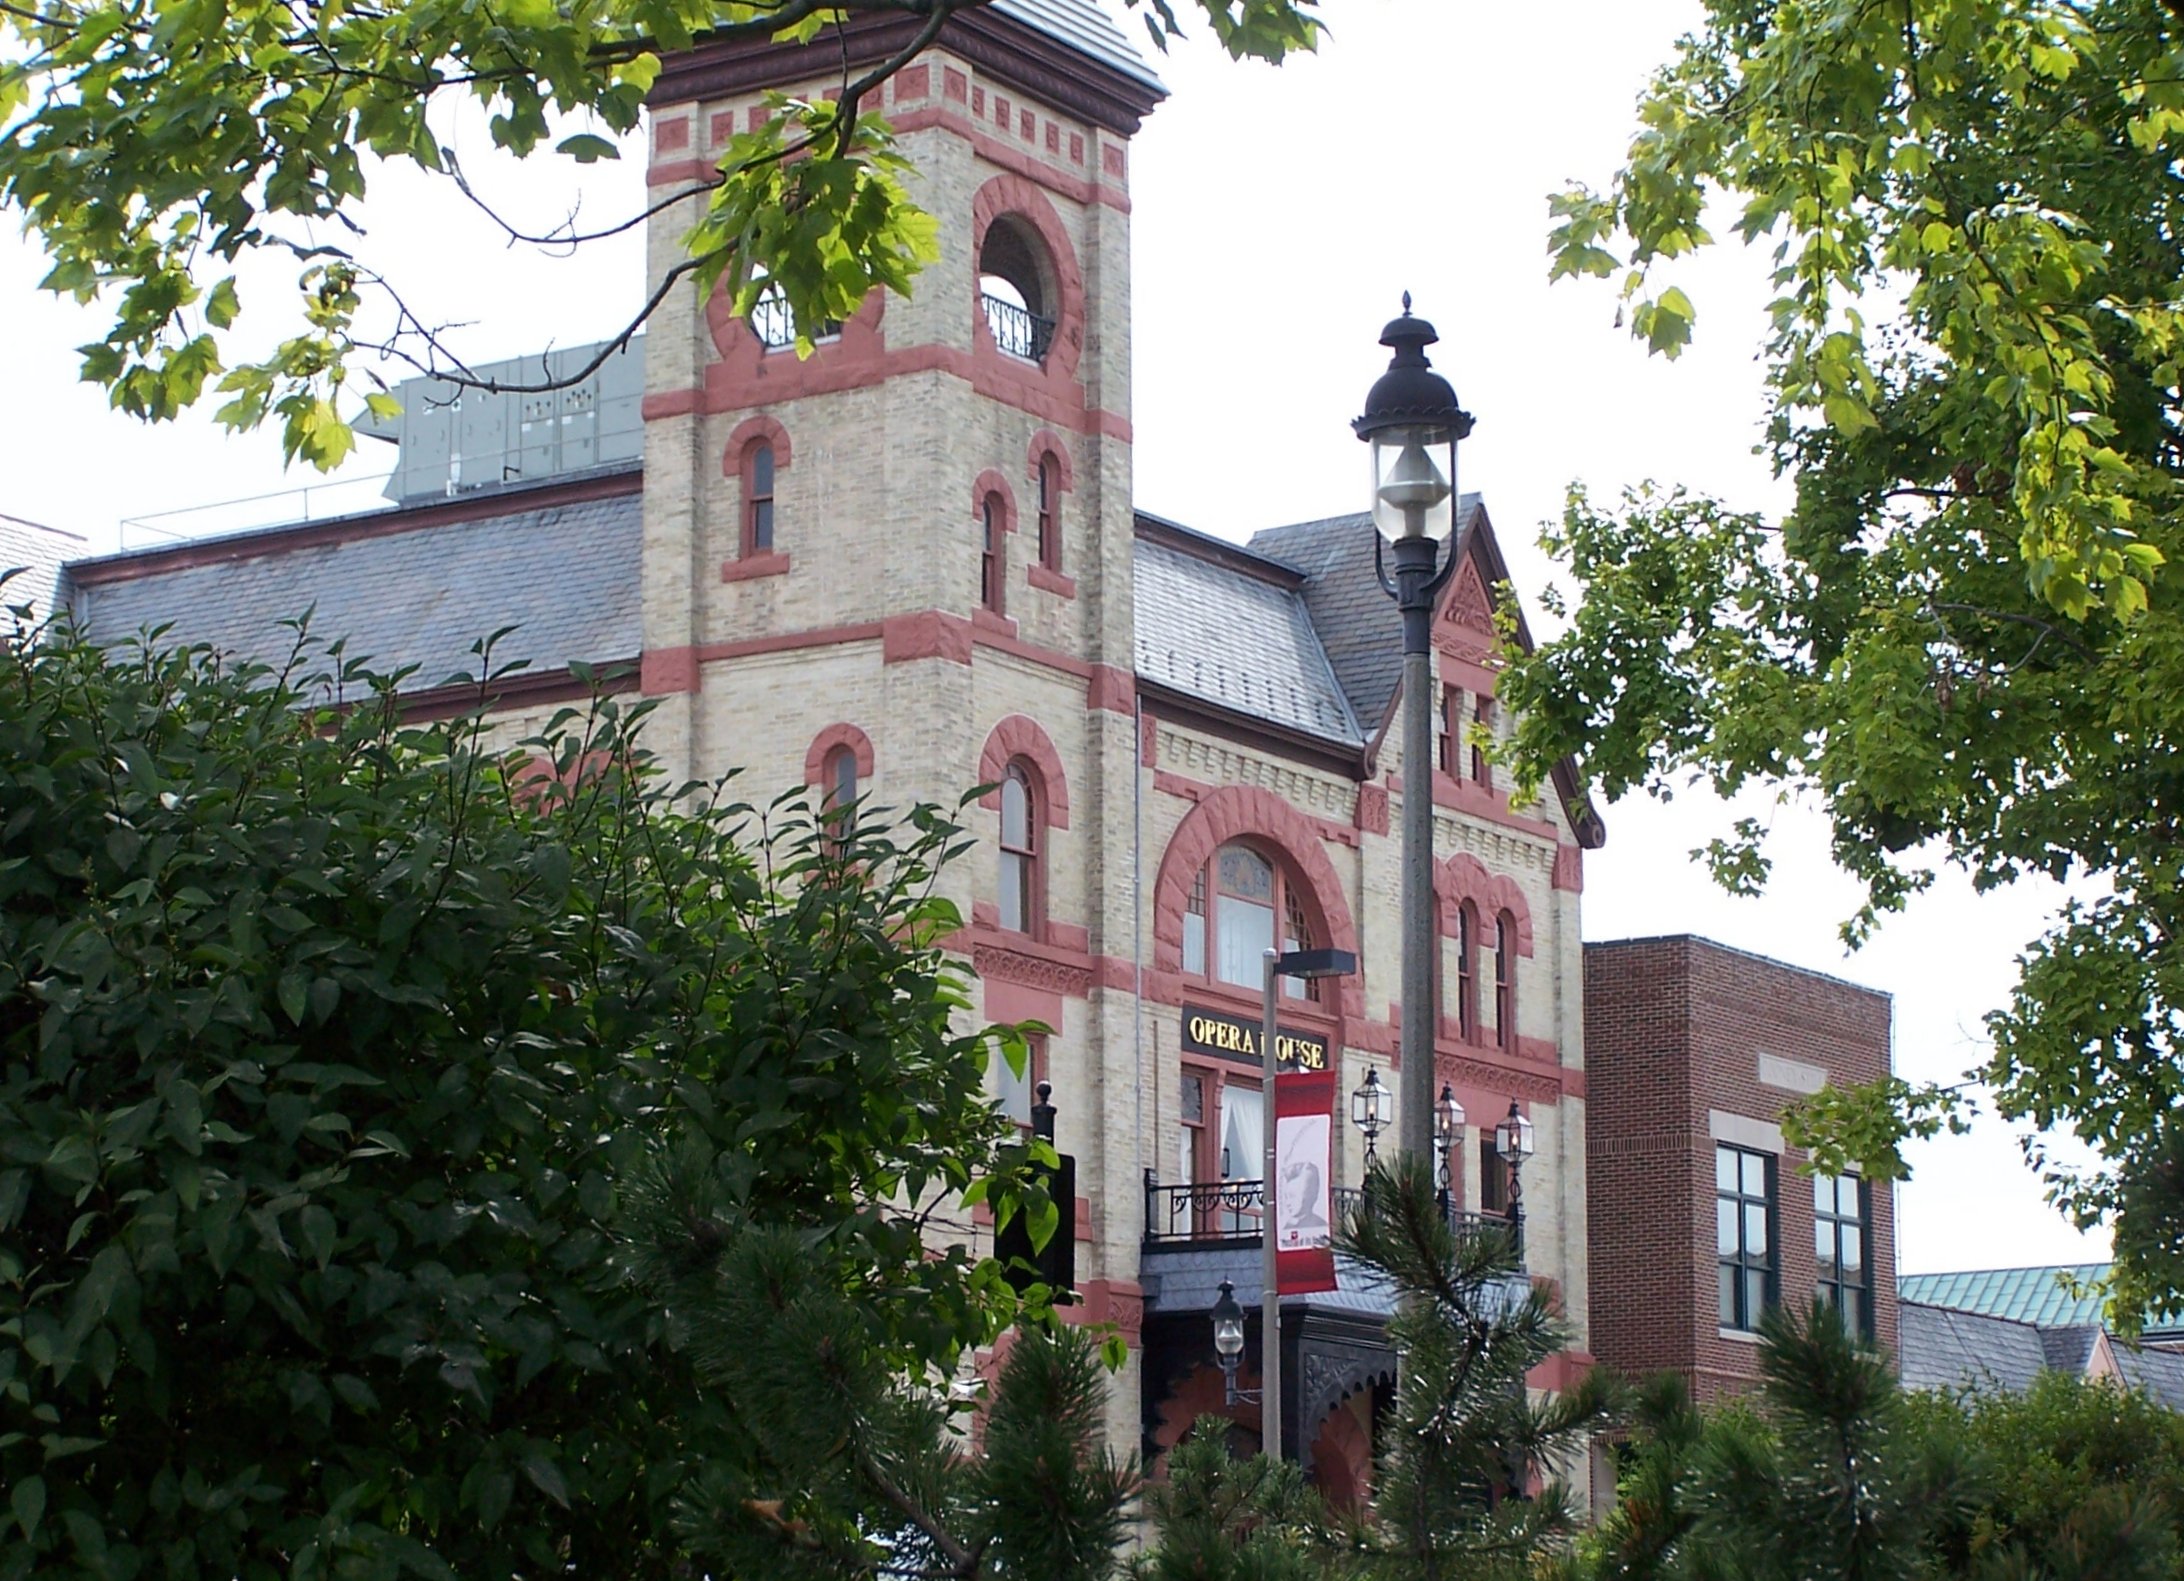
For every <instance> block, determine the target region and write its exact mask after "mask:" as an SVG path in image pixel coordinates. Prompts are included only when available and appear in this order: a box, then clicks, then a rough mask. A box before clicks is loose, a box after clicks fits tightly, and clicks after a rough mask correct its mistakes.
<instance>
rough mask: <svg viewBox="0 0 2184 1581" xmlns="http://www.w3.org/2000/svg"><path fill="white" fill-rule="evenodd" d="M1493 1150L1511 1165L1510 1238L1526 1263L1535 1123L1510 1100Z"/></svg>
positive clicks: (1518, 1257) (1514, 1101) (1495, 1130)
mask: <svg viewBox="0 0 2184 1581" xmlns="http://www.w3.org/2000/svg"><path fill="white" fill-rule="evenodd" d="M1494 1148H1495V1151H1497V1152H1499V1153H1500V1154H1501V1156H1502V1161H1503V1162H1504V1163H1506V1164H1507V1165H1508V1166H1509V1239H1510V1241H1511V1243H1512V1244H1513V1245H1514V1246H1515V1248H1516V1252H1517V1262H1518V1265H1519V1266H1520V1267H1521V1266H1522V1265H1523V1262H1524V1161H1525V1160H1526V1159H1528V1158H1530V1157H1531V1156H1532V1153H1533V1147H1532V1122H1531V1119H1530V1118H1529V1117H1528V1116H1526V1115H1524V1114H1522V1113H1520V1112H1519V1111H1518V1109H1517V1100H1516V1099H1514V1098H1512V1099H1510V1100H1509V1114H1508V1116H1507V1117H1506V1118H1505V1119H1504V1120H1503V1121H1502V1123H1501V1124H1499V1125H1497V1126H1496V1127H1494Z"/></svg>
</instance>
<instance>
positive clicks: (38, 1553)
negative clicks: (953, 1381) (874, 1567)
mask: <svg viewBox="0 0 2184 1581" xmlns="http://www.w3.org/2000/svg"><path fill="white" fill-rule="evenodd" d="M321 663H323V665H324V669H323V670H319V671H318V673H319V674H321V675H322V676H324V677H326V679H327V681H328V684H330V685H331V687H332V688H333V690H334V692H335V693H337V694H343V693H345V694H346V697H347V703H348V706H345V707H342V708H339V709H334V708H329V707H327V706H325V704H324V701H323V699H325V698H326V696H327V695H328V693H327V690H326V688H325V687H324V686H322V685H321V684H320V683H319V682H317V681H313V680H310V679H308V678H307V671H308V670H314V669H317V667H318V665H319V664H321ZM383 685H384V683H382V686H381V687H374V686H373V685H372V684H370V683H369V682H367V681H366V680H365V679H364V678H363V677H362V676H361V675H360V674H359V673H358V672H357V670H356V669H355V667H354V666H344V665H343V664H342V663H341V662H340V656H339V655H338V653H337V654H333V655H322V656H321V657H320V659H319V660H316V661H303V662H299V665H298V667H296V668H294V669H292V670H291V671H290V672H289V673H288V674H285V675H273V674H269V673H266V672H264V671H262V670H254V669H249V668H244V669H224V668H222V667H221V666H220V665H219V664H217V663H216V662H215V661H214V660H213V659H211V658H210V657H209V656H208V655H207V654H205V653H203V652H165V651H160V650H158V649H157V648H155V647H145V648H143V649H141V650H138V651H135V652H132V653H125V654H123V655H119V656H109V655H107V654H104V653H102V652H100V651H98V650H95V649H92V648H90V647H88V646H86V645H82V644H79V643H76V642H74V641H72V640H69V639H66V638H65V637H64V636H62V635H61V634H59V633H54V634H51V635H49V637H48V638H47V639H46V640H44V641H40V642H28V641H21V640H18V641H16V642H15V643H13V644H11V645H0V1487H4V1488H5V1489H6V1490H7V1494H6V1498H7V1503H6V1508H5V1510H4V1511H0V1576H6V1577H11V1578H12V1577H22V1576H29V1575H33V1574H35V1575H40V1576H46V1575H52V1576H62V1575H67V1576H83V1577H100V1578H108V1581H132V1578H134V1577H137V1576H154V1575H163V1576H174V1577H183V1576H190V1577H195V1576H206V1575H219V1576H224V1577H236V1578H238V1581H267V1578H272V1577H276V1576H281V1577H293V1578H299V1581H300V1578H309V1577H315V1576H336V1577H343V1578H351V1577H353V1578H358V1581H366V1578H375V1577H392V1576H399V1575H416V1576H427V1577H438V1578H443V1581H444V1578H451V1577H453V1576H456V1575H462V1576H484V1575H493V1576H544V1575H561V1574H568V1573H572V1572H573V1573H584V1574H597V1575H616V1576H627V1577H637V1576H668V1575H678V1574H682V1573H684V1572H683V1571H682V1570H680V1569H679V1568H678V1567H677V1566H678V1563H679V1561H678V1558H677V1556H678V1553H679V1552H680V1551H681V1549H682V1541H681V1539H679V1538H678V1537H677V1535H676V1533H675V1531H674V1528H673V1524H672V1520H671V1516H672V1511H673V1508H674V1506H675V1502H676V1500H677V1499H678V1497H679V1496H680V1495H681V1493H682V1490H683V1489H684V1488H685V1486H686V1485H687V1484H689V1483H690V1482H691V1480H692V1478H693V1477H694V1475H695V1474H696V1473H697V1472H698V1471H699V1470H700V1468H710V1469H711V1471H712V1472H713V1473H715V1474H740V1472H741V1471H743V1470H747V1468H748V1466H749V1463H750V1459H751V1457H752V1456H753V1455H755V1454H756V1453H757V1449H756V1448H755V1447H754V1446H753V1444H752V1443H751V1441H750V1440H749V1439H748V1437H747V1435H745V1434H743V1433H741V1432H739V1431H738V1427H737V1424H738V1421H739V1418H740V1416H742V1415H743V1414H745V1413H747V1412H748V1411H749V1410H750V1408H751V1405H750V1402H749V1400H747V1399H746V1398H744V1397H742V1396H739V1395H738V1394H737V1393H736V1391H735V1390H734V1389H731V1388H724V1387H721V1386H720V1385H719V1384H718V1382H717V1380H708V1378H707V1375H706V1374H705V1372H704V1370H703V1367H702V1362H703V1352H702V1351H701V1350H699V1349H697V1348H695V1347H693V1346H692V1345H691V1343H690V1342H689V1340H688V1338H687V1335H686V1334H685V1333H684V1332H683V1331H682V1330H681V1329H679V1328H678V1327H677V1324H676V1322H675V1320H674V1318H673V1315H672V1313H671V1310H670V1309H669V1307H668V1306H667V1305H666V1304H665V1303H663V1302H662V1301H660V1300H659V1299H658V1297H657V1292H656V1291H654V1290H653V1289H652V1288H651V1287H650V1286H648V1285H646V1284H644V1283H642V1282H639V1281H638V1280H637V1279H636V1277H635V1276H636V1275H637V1274H638V1273H639V1272H640V1270H639V1269H638V1267H637V1265H636V1260H635V1258H634V1256H633V1254H632V1253H631V1252H630V1250H629V1248H630V1247H632V1246H633V1245H634V1244H635V1243H634V1242H633V1241H632V1240H631V1239H630V1237H631V1236H632V1234H633V1233H634V1232H633V1229H632V1222H631V1212H632V1201H633V1198H641V1197H642V1196H643V1194H644V1191H645V1190H646V1188H647V1186H648V1183H649V1182H652V1181H654V1180H655V1179H657V1177H658V1175H659V1173H660V1171H661V1170H662V1168H664V1167H666V1166H665V1164H664V1163H663V1161H664V1160H669V1159H672V1158H677V1157H687V1156H692V1155H693V1154H694V1155H696V1156H702V1157H703V1158H704V1159H705V1161H706V1187H707V1190H708V1191H709V1192H710V1193H711V1195H712V1197H713V1199H714V1200H717V1201H719V1202H721V1203H723V1204H728V1205H730V1206H732V1209H733V1212H734V1213H735V1214H736V1215H737V1216H738V1218H739V1220H740V1222H743V1223H745V1224H748V1225H751V1226H754V1227H759V1228H762V1229H763V1230H764V1231H765V1232H766V1233H767V1234H769V1235H772V1236H775V1237H787V1238H789V1239H791V1240H793V1242H794V1245H795V1247H796V1250H797V1255H798V1257H799V1258H800V1259H801V1262H802V1264H803V1267H804V1277H805V1278H806V1279H807V1280H809V1281H811V1282H813V1283H815V1284H817V1285H821V1286H823V1287H824V1288H825V1289H826V1291H827V1293H828V1295H829V1297H830V1298H831V1299H833V1300H836V1301H840V1302H852V1303H855V1304H856V1305H857V1306H858V1307H859V1309H860V1310H861V1311H862V1312H863V1313H864V1314H865V1317H864V1322H865V1327H864V1330H863V1332H864V1335H865V1343H866V1346H867V1350H868V1353H869V1355H870V1357H871V1358H872V1361H871V1364H872V1365H875V1366H882V1367H886V1368H890V1369H893V1370H894V1371H896V1372H899V1373H902V1374H905V1375H908V1376H913V1377H922V1376H924V1375H926V1374H927V1373H929V1372H935V1371H937V1372H941V1373H950V1372H952V1371H953V1370H954V1369H955V1368H956V1367H957V1366H958V1364H959V1363H960V1361H961V1360H962V1358H963V1357H964V1354H965V1352H966V1351H967V1350H968V1349H969V1348H970V1347H974V1346H983V1345H988V1344H990V1343H991V1342H992V1341H993V1339H994V1338H995V1336H996V1335H997V1334H998V1333H1000V1332H1001V1330H1002V1329H1003V1328H1005V1327H1006V1326H1007V1325H1008V1324H1009V1323H1011V1322H1012V1321H1014V1320H1015V1319H1016V1318H1017V1317H1018V1316H1019V1315H1020V1312H1019V1305H1018V1302H1017V1299H1016V1296H1015V1294H1014V1292H1013V1291H1012V1290H1011V1289H1010V1287H1009V1286H1008V1284H1007V1282H1006V1281H1005V1279H1004V1278H1003V1274H1002V1270H1001V1269H1000V1268H998V1267H997V1266H996V1265H995V1264H994V1263H992V1262H991V1260H982V1259H980V1258H978V1257H976V1256H974V1255H973V1254H972V1252H971V1251H970V1250H969V1249H968V1247H967V1245H966V1244H964V1241H965V1240H966V1239H967V1238H960V1237H959V1238H957V1239H956V1240H955V1241H954V1242H953V1243H952V1244H948V1245H945V1246H936V1245H931V1244H929V1238H928V1235H927V1230H928V1227H929V1224H930V1222H931V1219H932V1216H933V1214H934V1213H935V1212H937V1211H958V1209H957V1208H956V1207H955V1206H954V1205H959V1204H960V1203H961V1201H962V1199H963V1197H964V1195H965V1193H966V1192H967V1191H969V1190H972V1189H974V1188H976V1189H981V1190H984V1191H989V1192H992V1193H993V1196H994V1199H995V1200H996V1201H997V1202H998V1203H999V1204H1001V1206H1000V1208H999V1209H998V1211H1001V1212H1003V1213H1006V1212H1007V1211H1009V1210H1010V1206H1011V1205H1012V1204H1013V1203H1014V1202H1015V1201H1016V1200H1017V1199H1018V1195H1019V1192H1018V1188H1019V1186H1025V1190H1026V1193H1027V1195H1025V1196H1024V1200H1025V1201H1026V1202H1027V1204H1028V1206H1027V1207H1026V1208H1025V1210H1024V1211H1030V1212H1034V1213H1035V1214H1039V1215H1041V1216H1043V1218H1044V1219H1045V1221H1046V1222H1047V1223H1049V1224H1051V1222H1052V1220H1053V1217H1054V1209H1053V1205H1052V1204H1051V1203H1049V1202H1045V1201H1044V1200H1043V1199H1042V1198H1040V1197H1039V1195H1038V1194H1037V1192H1036V1190H1035V1189H1034V1188H1031V1187H1029V1186H1026V1185H1025V1179H1024V1177H1025V1173H1026V1171H1025V1163H1026V1160H1025V1158H1024V1156H1023V1155H1024V1152H1025V1150H1024V1149H1023V1148H1021V1147H1018V1146H1015V1143H1014V1135H1015V1133H1014V1128H1013V1127H1011V1126H1009V1125H1008V1124H1007V1122H1006V1121H1005V1120H1003V1119H1002V1118H1000V1117H998V1116H997V1115H996V1114H995V1112H994V1110H993V1108H992V1107H991V1104H990V1102H989V1100H988V1099H987V1097H986V1095H985V1077H986V1072H987V1070H988V1069H989V1067H990V1065H991V1063H992V1060H993V1058H994V1057H995V1051H996V1049H997V1047H1005V1048H1006V1049H1007V1050H1008V1052H1009V1053H1010V1055H1011V1057H1013V1058H1015V1059H1016V1060H1017V1061H1019V1062H1021V1060H1022V1058H1023V1049H1022V1039H1021V1037H1020V1036H1018V1035H1016V1034H1013V1033H1007V1032H1003V1031H1001V1030H999V1029H982V1030H974V1029H971V1024H970V1023H969V1022H968V1021H967V1020H966V1019H965V1017H964V1012H965V1011H966V1010H967V1008H968V1004H969V1001H968V999H967V996H966V993H965V979H964V977H963V974H962V972H961V970H960V969H959V968H955V967H951V966H949V965H948V964H946V962H945V960H944V958H943V957H941V956H940V955H939V953H938V951H937V949H936V948H935V943H936V940H937V939H938V938H939V937H940V936H941V935H942V934H944V933H945V932H948V931H951V930H953V929H954V928H955V927H957V926H959V921H958V919H957V918H956V916H955V913H954V911H953V909H952V907H951V906H949V905H948V904H947V903H946V902H944V901H943V900H941V899H939V898H937V897H936V896H935V894H934V892H933V877H934V874H935V871H936V869H937V867H938V865H939V864H940V863H941V862H943V861H944V860H945V859H946V857H947V856H948V854H949V852H950V851H951V850H952V849H953V848H954V845H955V839H956V837H955V834H954V829H953V825H952V824H950V823H949V822H948V821H947V820H946V819H945V818H944V817H942V816H940V815H939V814H937V813H935V812H932V811H930V810H920V811H917V812H914V813H913V814H911V815H909V816H908V817H907V818H906V819H905V820H904V821H902V822H901V823H900V824H896V823H895V822H894V821H892V820H891V819H889V818H888V817H886V816H884V815H883V814H881V813H880V812H878V811H877V810H873V809H865V810H864V812H863V815H862V816H861V817H860V819H859V821H858V822H857V823H856V825H855V826H854V827H853V828H850V827H844V826H842V825H841V824H839V823H837V824H836V825H835V826H834V827H832V828H829V829H826V830H822V829H820V828H819V827H817V826H816V825H815V822H814V817H813V815H812V813H811V812H810V811H809V810H808V809H807V808H806V807H805V806H804V804H803V803H802V802H801V800H799V799H790V800H787V801H784V802H782V803H778V804H776V805H775V806H773V807H771V808H767V809H757V808H753V807H748V806H743V805H739V804H736V803H733V802H731V801H729V800H728V798H727V797H726V796H725V795H724V794H717V793H716V794H712V795H710V796H708V795H707V794H705V793H703V792H702V791H701V792H699V793H697V794H696V796H695V799H694V800H683V801H671V800H670V799H669V796H668V794H667V788H666V787H664V786H661V785H659V784H657V783H656V782H655V781H654V780H653V779H651V778H650V777H649V775H648V774H647V772H646V771H645V768H644V763H643V759H642V754H641V751H640V750H639V749H638V747H637V746H636V744H635V738H634V736H633V735H632V728H633V725H634V724H635V722H636V720H637V719H638V717H640V716H641V713H642V705H640V706H639V707H638V708H636V709H632V710H629V711H627V712H625V711H622V710H620V709H619V708H618V707H617V704H616V702H615V700H614V699H613V698H612V697H605V698H602V699H601V700H600V701H598V702H597V703H596V704H595V705H594V707H593V709H592V710H591V711H590V712H589V713H586V712H583V711H572V712H571V713H569V714H568V715H566V716H564V717H563V718H561V719H559V720H557V721H556V722H555V723H554V725H553V726H552V727H551V728H550V729H549V730H548V731H547V732H546V733H545V734H544V735H543V736H541V737H540V738H538V739H537V740H535V741H532V742H529V743H527V744H526V745H525V746H524V748H523V749H521V750H520V751H518V752H515V753H513V754H509V755H502V754H501V753H499V752H496V751H493V750H488V743H487V742H486V741H485V740H484V739H483V738H482V737H481V736H480V734H479V730H478V727H477V724H476V722H475V721H470V720H457V721H449V722H440V723H411V724H405V723H403V722H402V720H401V719H400V717H399V714H398V711H397V710H396V708H395V707H394V706H393V703H392V700H391V697H389V696H388V695H387V694H386V692H385V691H384V689H383ZM1004 1144H1006V1145H1007V1147H1009V1148H1013V1149H1014V1150H1013V1152H1011V1151H1006V1150H1005V1148H1004Z"/></svg>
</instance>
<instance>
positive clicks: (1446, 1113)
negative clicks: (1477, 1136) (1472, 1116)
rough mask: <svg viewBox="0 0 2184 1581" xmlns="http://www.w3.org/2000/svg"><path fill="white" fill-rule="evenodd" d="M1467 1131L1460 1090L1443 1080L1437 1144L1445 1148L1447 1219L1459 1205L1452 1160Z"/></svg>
mask: <svg viewBox="0 0 2184 1581" xmlns="http://www.w3.org/2000/svg"><path fill="white" fill-rule="evenodd" d="M1463 1134H1464V1106H1463V1105H1462V1104H1460V1103H1458V1102H1457V1101H1456V1089H1455V1088H1454V1087H1452V1086H1450V1085H1449V1084H1448V1083H1447V1082H1443V1083H1442V1084H1441V1096H1440V1098H1439V1099H1438V1100H1437V1101H1436V1102H1435V1103H1434V1105H1433V1143H1434V1146H1436V1147H1437V1148H1439V1149H1440V1151H1441V1175H1440V1183H1441V1189H1440V1200H1441V1217H1442V1218H1444V1219H1445V1218H1447V1217H1448V1216H1449V1214H1450V1212H1451V1210H1453V1208H1454V1207H1455V1205H1456V1176H1455V1171H1454V1169H1453V1168H1452V1167H1451V1165H1450V1159H1451V1158H1452V1157H1453V1156H1454V1155H1455V1152H1456V1144H1457V1143H1458V1142H1459V1141H1461V1140H1462V1139H1463Z"/></svg>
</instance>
